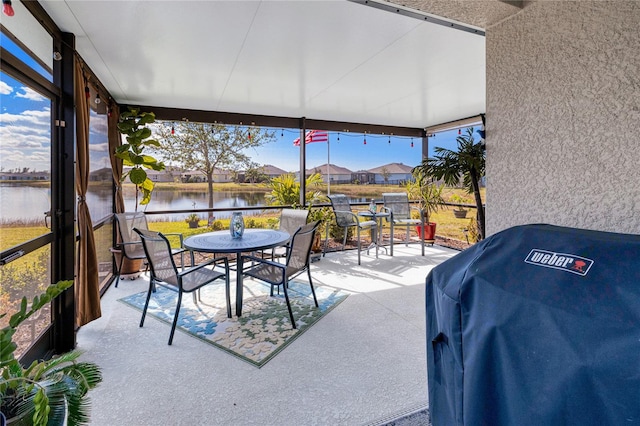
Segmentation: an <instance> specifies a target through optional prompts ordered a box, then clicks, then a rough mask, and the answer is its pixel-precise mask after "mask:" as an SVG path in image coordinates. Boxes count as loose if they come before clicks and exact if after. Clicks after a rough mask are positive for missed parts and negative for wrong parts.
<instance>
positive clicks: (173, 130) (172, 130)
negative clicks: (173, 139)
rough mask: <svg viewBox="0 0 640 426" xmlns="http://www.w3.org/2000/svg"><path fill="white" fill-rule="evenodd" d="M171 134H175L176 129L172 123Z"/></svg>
mask: <svg viewBox="0 0 640 426" xmlns="http://www.w3.org/2000/svg"><path fill="white" fill-rule="evenodd" d="M171 134H172V135H175V134H176V129H175V127H173V124H172V125H171Z"/></svg>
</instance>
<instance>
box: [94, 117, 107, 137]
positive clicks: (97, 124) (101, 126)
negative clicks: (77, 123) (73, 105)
mask: <svg viewBox="0 0 640 426" xmlns="http://www.w3.org/2000/svg"><path fill="white" fill-rule="evenodd" d="M89 125H90V127H91V129H90V131H91V133H99V134H103V135H107V134H108V125H109V123H108V121H107V116H106V115H98V114H91V119H90V120H89Z"/></svg>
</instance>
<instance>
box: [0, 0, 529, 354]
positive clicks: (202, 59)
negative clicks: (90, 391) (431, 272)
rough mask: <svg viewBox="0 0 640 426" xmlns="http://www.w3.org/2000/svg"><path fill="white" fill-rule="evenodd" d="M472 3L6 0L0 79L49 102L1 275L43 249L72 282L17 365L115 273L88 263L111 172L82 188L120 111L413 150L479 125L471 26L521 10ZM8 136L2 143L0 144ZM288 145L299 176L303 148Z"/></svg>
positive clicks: (479, 88) (481, 58) (479, 75)
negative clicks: (35, 200)
mask: <svg viewBox="0 0 640 426" xmlns="http://www.w3.org/2000/svg"><path fill="white" fill-rule="evenodd" d="M482 3H485V4H486V5H487V8H485V10H484V12H483V15H484V16H482V17H481V18H477V16H479V15H478V14H474V13H471V12H472V11H469V12H468V13H469V16H467V17H464V16H455V14H454V11H455V8H450V10H448V11H442V12H443V15H441V16H438V15H435V14H431V13H428V12H425V11H424V7H423V5H422V6H420V7H416V8H415V9H409V8H406V7H401V6H397V7H396V6H394V5H391V6H392V7H388V6H389V5H390V4H389V3H387V2H370V1H369V2H364V1H330V2H311V1H302V2H261V1H247V2H231V1H229V2H225V1H221V2H178V3H175V4H171V7H169V3H166V2H135V1H129V2H94V1H64V2H59V1H39V2H35V1H25V2H17V1H16V2H14V4H13V7H14V9H15V15H14V16H13V17H8V16H3V17H2V76H3V81H9V80H11V81H12V82H15V83H11V84H12V85H14V86H15V87H16V88H18V87H27V88H28V89H29V90H28V91H26V92H25V93H31V92H34V93H37V94H38V95H39V96H42V97H45V98H46V99H48V101H47V102H48V103H47V105H48V106H47V107H44V108H43V110H46V111H47V114H48V116H46V118H45V119H44V123H45V124H46V125H45V127H47V129H48V132H49V133H48V136H46V137H45V138H46V139H48V141H45V142H43V143H42V147H43V149H44V150H46V151H48V155H49V160H47V163H48V165H47V168H48V170H49V171H50V194H51V196H50V200H49V203H50V206H49V207H48V210H47V211H48V212H49V213H48V216H47V222H46V223H47V226H48V227H47V228H46V229H44V230H43V231H42V234H41V235H35V236H33V238H29V239H25V240H24V241H17V242H16V243H15V244H13V245H11V246H8V247H5V246H2V253H1V256H2V259H3V260H6V261H7V265H4V266H2V268H7V267H9V266H11V265H10V263H9V261H11V260H13V261H15V260H14V259H19V258H20V257H23V256H24V257H25V258H26V257H29V256H34V255H35V254H37V251H38V250H45V251H46V252H47V255H46V256H49V258H47V260H43V265H45V266H43V267H44V268H45V270H46V274H45V276H46V277H47V279H46V280H45V281H48V282H55V281H57V280H60V279H73V278H74V277H75V279H76V284H75V287H76V288H75V290H69V291H68V292H67V293H66V294H64V295H63V297H60V298H59V299H58V300H57V301H56V302H55V306H54V307H53V309H52V312H53V313H52V318H53V320H52V322H51V324H50V325H46V326H45V327H44V328H45V333H44V334H43V335H42V337H41V338H40V339H39V340H38V341H39V345H37V346H34V347H33V348H32V350H31V351H29V352H28V353H26V354H25V358H24V359H25V360H29V359H32V358H35V357H38V356H40V355H41V354H43V353H45V352H47V351H49V350H53V351H54V352H62V351H65V350H68V349H70V348H72V347H74V345H75V331H76V329H77V327H78V326H80V325H81V324H83V323H85V322H86V321H90V320H91V318H94V317H96V316H99V290H98V288H99V284H100V282H108V281H110V280H111V278H112V270H111V269H110V270H102V269H100V268H98V267H97V265H98V262H97V260H96V259H101V258H105V256H106V257H110V254H109V253H107V252H106V250H105V249H106V248H108V247H110V246H111V245H113V238H114V233H113V219H112V214H113V213H114V212H117V211H121V210H122V208H123V207H122V205H121V201H119V198H118V196H117V191H116V185H115V184H114V181H116V180H114V175H115V176H117V169H118V167H121V165H118V164H117V162H114V163H112V162H110V161H104V162H103V163H101V164H103V165H104V166H105V168H106V169H107V171H106V172H105V173H104V174H102V181H101V184H102V185H104V186H105V188H107V190H108V191H109V193H110V194H111V196H110V197H106V198H104V199H103V200H102V201H101V203H100V204H99V205H95V204H94V205H88V203H87V202H86V199H85V196H84V195H83V193H82V191H83V190H85V191H86V185H88V184H89V182H87V178H86V175H87V174H88V173H89V172H90V171H91V170H92V169H91V167H95V163H94V162H93V157H92V156H94V155H96V153H97V152H98V151H99V150H102V151H112V150H113V146H114V144H117V143H119V137H118V135H117V134H115V133H114V129H115V120H116V119H117V112H118V111H119V110H120V109H122V108H126V107H127V106H130V105H133V106H139V107H141V108H142V109H143V110H146V111H153V112H154V113H155V114H156V116H157V118H158V119H160V120H170V121H179V120H190V121H194V122H204V123H216V122H218V123H225V124H230V125H234V124H247V125H255V126H265V127H272V128H293V129H300V132H301V133H302V132H304V131H305V130H306V129H316V128H317V129H323V130H328V131H340V132H360V133H365V134H367V133H370V134H385V135H398V136H410V137H415V138H416V139H417V140H419V141H420V140H421V141H422V154H423V155H424V153H425V152H426V146H427V140H428V139H427V135H428V134H429V132H431V131H437V130H438V129H442V128H443V127H441V126H443V125H444V127H455V126H462V125H465V124H469V123H477V122H479V116H480V114H483V113H484V112H485V84H486V83H485V52H484V48H485V44H484V43H485V42H484V30H483V27H482V26H483V25H485V24H486V23H487V22H488V21H490V20H491V19H498V17H500V16H506V15H508V14H512V13H516V12H517V11H518V10H519V7H518V6H517V5H516V6H514V5H511V4H507V3H503V2H499V1H494V0H492V1H487V2H482ZM371 6H373V7H371ZM420 8H422V9H423V10H422V11H420V10H419V9H420ZM487 11H489V12H490V13H489V12H487ZM445 12H446V13H445ZM488 13H489V14H492V17H488V16H487V14H488ZM444 15H449V17H447V18H444V17H442V16H444ZM472 16H474V17H475V18H474V19H469V18H471V17H472ZM462 18H464V19H466V21H467V22H471V23H467V24H465V23H463V22H464V21H463V20H462ZM9 45H12V47H11V48H10V47H9ZM13 46H15V47H13ZM16 48H17V50H16ZM15 51H21V52H22V53H20V54H15V53H12V52H15ZM41 70H44V72H43V71H41ZM97 98H99V99H100V100H101V102H100V103H97V102H96V99H97ZM81 111H84V112H83V113H82V114H81V113H80V112H81ZM5 125H6V123H3V127H5ZM96 132H98V133H96ZM9 141H10V140H9V139H6V138H4V136H3V142H2V143H3V146H4V145H5V143H7V144H8V143H9ZM11 143H13V142H11ZM19 147H20V145H19V144H18V143H17V142H16V144H15V145H10V146H8V148H13V149H15V150H18V149H19ZM300 151H301V153H300V170H304V169H306V164H305V154H304V152H305V151H304V145H303V146H302V147H301V149H300ZM104 158H107V157H104ZM93 171H95V170H93ZM83 188H84V189H83ZM301 192H302V193H304V191H301ZM104 263H105V262H100V264H104ZM43 284H46V283H43ZM3 286H4V283H3ZM33 291H34V292H35V291H37V289H33ZM83 306H90V307H91V306H92V308H84V307H83ZM86 309H88V310H89V311H90V312H85V310H86ZM82 318H84V319H82Z"/></svg>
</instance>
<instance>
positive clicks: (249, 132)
mask: <svg viewBox="0 0 640 426" xmlns="http://www.w3.org/2000/svg"><path fill="white" fill-rule="evenodd" d="M247 133H248V134H249V140H251V130H249V131H248V132H247Z"/></svg>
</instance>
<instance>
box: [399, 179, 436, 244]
mask: <svg viewBox="0 0 640 426" xmlns="http://www.w3.org/2000/svg"><path fill="white" fill-rule="evenodd" d="M411 174H412V175H413V177H414V181H409V182H407V184H406V185H405V189H406V190H407V195H408V196H409V199H410V200H414V201H418V206H419V209H420V215H421V216H422V217H424V222H425V225H426V227H425V230H424V239H425V240H433V239H435V234H436V224H435V223H434V222H431V221H429V217H430V216H431V214H432V213H436V212H437V211H438V210H440V208H441V207H442V206H443V205H444V203H445V201H444V199H443V198H442V190H443V189H444V186H442V185H441V186H438V185H436V184H435V183H434V182H433V181H432V180H431V179H430V178H429V176H428V175H426V174H424V173H423V171H422V170H421V169H418V168H414V169H413V170H412V172H411ZM416 232H417V233H418V235H422V226H421V225H418V226H416Z"/></svg>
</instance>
